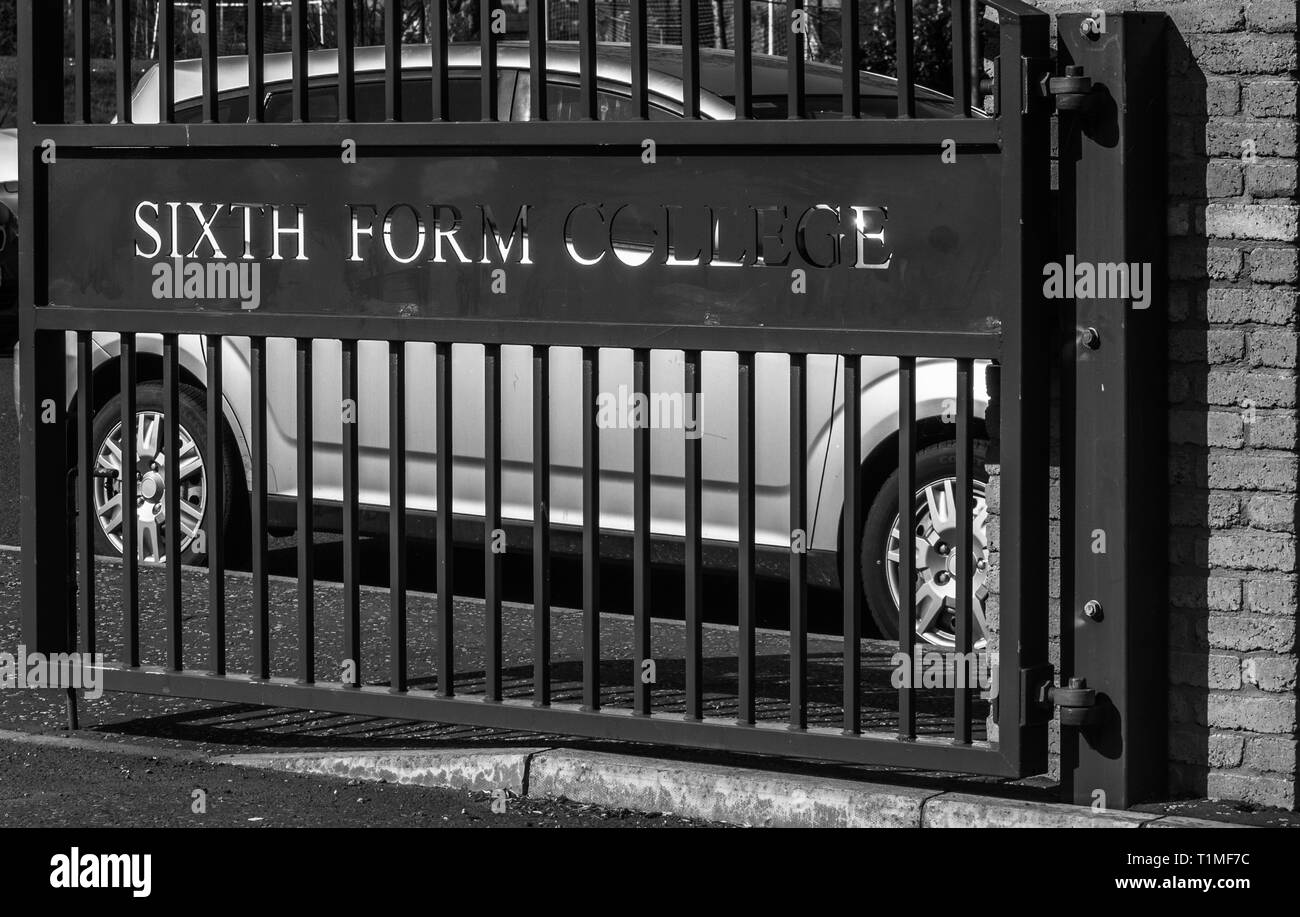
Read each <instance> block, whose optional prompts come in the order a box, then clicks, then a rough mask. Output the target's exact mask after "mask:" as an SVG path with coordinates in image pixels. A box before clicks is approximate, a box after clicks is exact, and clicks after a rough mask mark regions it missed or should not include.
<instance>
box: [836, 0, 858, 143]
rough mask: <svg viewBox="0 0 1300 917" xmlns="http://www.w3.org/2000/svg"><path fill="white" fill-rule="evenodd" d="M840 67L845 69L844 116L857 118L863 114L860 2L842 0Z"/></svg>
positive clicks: (856, 0)
mask: <svg viewBox="0 0 1300 917" xmlns="http://www.w3.org/2000/svg"><path fill="white" fill-rule="evenodd" d="M840 2H841V4H842V6H841V7H840V38H841V50H840V58H841V60H840V65H841V67H842V69H843V74H842V76H843V83H844V102H843V114H844V117H846V118H857V117H860V116H861V114H862V84H861V81H860V80H859V79H858V60H859V58H860V57H861V49H860V48H859V47H858V39H859V25H858V0H840Z"/></svg>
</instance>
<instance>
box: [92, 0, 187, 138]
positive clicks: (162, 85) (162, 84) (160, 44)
mask: <svg viewBox="0 0 1300 917" xmlns="http://www.w3.org/2000/svg"><path fill="white" fill-rule="evenodd" d="M167 7H168V9H169V10H170V7H171V4H170V3H169V4H167ZM72 28H73V50H74V51H75V53H76V59H75V63H74V65H73V66H74V68H75V80H76V86H75V89H74V93H75V94H74V96H73V99H74V104H73V117H74V118H75V119H76V121H77V122H78V123H80V124H89V123H90V0H77V5H76V7H75V8H74V9H73V11H72ZM169 44H170V43H169ZM159 48H160V49H161V48H162V43H161V42H160V43H159ZM161 63H162V58H161V57H159V65H160V66H161ZM164 72H169V71H164ZM166 86H167V83H166V82H163V83H160V84H159V87H160V89H162V88H165V87H166Z"/></svg>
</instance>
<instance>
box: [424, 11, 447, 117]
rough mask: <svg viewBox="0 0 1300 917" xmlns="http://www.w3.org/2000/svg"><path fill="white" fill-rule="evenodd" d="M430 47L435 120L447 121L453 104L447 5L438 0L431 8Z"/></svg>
mask: <svg viewBox="0 0 1300 917" xmlns="http://www.w3.org/2000/svg"><path fill="white" fill-rule="evenodd" d="M428 15H429V45H430V47H431V50H432V52H433V120H434V121H446V120H447V119H448V118H449V116H450V108H451V104H450V102H449V101H448V92H447V4H446V2H445V0H436V2H435V3H434V4H433V5H432V6H431V7H430V8H429V14H428Z"/></svg>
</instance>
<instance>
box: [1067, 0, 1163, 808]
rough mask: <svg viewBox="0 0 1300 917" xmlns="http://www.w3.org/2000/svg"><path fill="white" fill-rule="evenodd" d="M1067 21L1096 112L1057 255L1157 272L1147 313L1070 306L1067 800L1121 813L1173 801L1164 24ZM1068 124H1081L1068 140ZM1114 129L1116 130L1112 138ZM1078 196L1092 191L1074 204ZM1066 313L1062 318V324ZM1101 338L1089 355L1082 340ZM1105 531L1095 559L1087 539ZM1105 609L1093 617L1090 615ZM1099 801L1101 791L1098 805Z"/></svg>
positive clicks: (1079, 148)
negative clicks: (1084, 710)
mask: <svg viewBox="0 0 1300 917" xmlns="http://www.w3.org/2000/svg"><path fill="white" fill-rule="evenodd" d="M1084 18H1085V14H1082V13H1062V14H1061V15H1060V16H1059V17H1058V20H1057V22H1058V29H1059V32H1060V50H1059V59H1058V66H1059V68H1060V72H1062V73H1064V72H1065V68H1066V67H1067V66H1069V65H1078V66H1082V67H1083V70H1084V74H1085V75H1086V76H1088V77H1090V78H1091V79H1092V84H1093V89H1092V95H1093V97H1094V98H1095V100H1096V101H1095V102H1094V104H1093V107H1092V109H1091V110H1090V111H1088V112H1085V113H1083V114H1067V115H1063V116H1062V119H1063V122H1064V121H1065V119H1073V123H1072V124H1071V123H1069V122H1066V123H1063V124H1062V126H1061V131H1060V137H1061V149H1060V163H1061V168H1060V188H1061V194H1060V199H1061V202H1062V207H1061V223H1060V232H1061V243H1060V249H1061V254H1062V255H1064V254H1065V252H1066V250H1067V246H1070V245H1071V243H1074V252H1073V253H1074V254H1075V256H1076V258H1077V259H1078V261H1079V262H1093V263H1118V262H1124V263H1126V264H1132V263H1135V262H1137V263H1143V262H1145V263H1149V264H1151V265H1152V271H1151V277H1152V285H1153V289H1152V291H1151V304H1150V306H1149V307H1148V308H1147V309H1145V310H1138V309H1132V308H1130V307H1129V305H1128V303H1126V302H1124V301H1122V300H1116V299H1072V300H1070V301H1069V304H1072V305H1073V310H1072V311H1073V318H1072V321H1069V327H1068V338H1067V342H1066V348H1067V349H1066V354H1067V355H1066V357H1065V359H1064V360H1063V367H1062V397H1061V418H1062V423H1061V435H1062V446H1061V457H1062V469H1061V510H1062V512H1061V578H1062V581H1061V612H1060V615H1061V679H1060V680H1061V683H1062V684H1065V683H1067V682H1068V680H1069V678H1070V677H1071V676H1076V677H1083V678H1085V679H1086V681H1087V684H1088V686H1089V687H1090V688H1092V689H1093V690H1094V691H1096V695H1097V705H1096V708H1095V711H1094V714H1093V716H1094V721H1093V722H1090V723H1089V724H1087V725H1085V726H1083V727H1081V728H1080V727H1072V726H1062V729H1061V792H1062V796H1063V797H1064V798H1065V799H1066V800H1067V801H1072V802H1074V803H1076V804H1079V805H1093V804H1096V803H1098V802H1100V803H1101V804H1102V805H1103V806H1109V807H1111V808H1121V809H1127V808H1129V807H1131V806H1133V805H1136V804H1137V803H1140V802H1144V801H1147V800H1152V799H1160V798H1164V796H1165V795H1166V792H1167V790H1166V788H1167V779H1168V774H1167V765H1166V760H1167V747H1168V696H1167V691H1168V680H1167V675H1166V673H1167V670H1168V654H1167V652H1166V645H1167V643H1168V635H1169V626H1168V622H1169V603H1168V583H1169V579H1168V572H1167V570H1168V547H1167V546H1168V543H1169V534H1168V532H1169V529H1168V514H1167V512H1166V506H1167V496H1168V495H1167V481H1168V464H1167V461H1166V455H1167V451H1168V449H1167V446H1168V417H1167V407H1166V398H1165V391H1166V388H1167V381H1166V372H1165V367H1166V354H1167V344H1166V325H1167V315H1168V295H1167V290H1168V285H1167V277H1166V270H1165V266H1166V264H1167V260H1166V257H1165V245H1166V243H1165V238H1166V226H1165V207H1164V189H1165V167H1164V163H1165V156H1164V152H1165V143H1164V130H1165V110H1164V99H1165V85H1166V84H1165V66H1164V54H1165V41H1164V38H1165V29H1166V27H1167V24H1168V21H1167V19H1166V17H1165V14H1164V13H1135V12H1122V13H1112V14H1109V15H1108V16H1107V17H1106V25H1105V29H1106V31H1105V32H1104V33H1103V34H1101V35H1100V36H1098V35H1096V34H1095V33H1089V34H1088V35H1084V34H1083V33H1082V32H1081V30H1080V22H1081V21H1082V20H1083V19H1084ZM1070 127H1073V128H1078V129H1074V130H1071V129H1068V128H1070ZM1112 130H1113V133H1111V131H1112ZM1080 191H1082V193H1079V192H1080ZM1067 314H1068V313H1067ZM1088 329H1095V330H1096V331H1097V332H1098V333H1099V334H1098V339H1097V340H1096V341H1095V342H1094V344H1095V346H1093V345H1090V344H1088V343H1085V342H1084V337H1083V336H1084V334H1085V333H1086V331H1087V330H1088ZM1096 529H1101V530H1103V531H1104V532H1105V533H1106V536H1107V537H1106V551H1105V552H1104V553H1094V551H1093V550H1092V538H1091V532H1093V531H1094V530H1096ZM1090 601H1095V602H1098V603H1099V604H1100V611H1099V612H1097V611H1096V610H1095V609H1094V614H1093V615H1089V614H1087V613H1086V611H1085V606H1086V605H1087V603H1089V602H1090ZM1098 794H1101V795H1098Z"/></svg>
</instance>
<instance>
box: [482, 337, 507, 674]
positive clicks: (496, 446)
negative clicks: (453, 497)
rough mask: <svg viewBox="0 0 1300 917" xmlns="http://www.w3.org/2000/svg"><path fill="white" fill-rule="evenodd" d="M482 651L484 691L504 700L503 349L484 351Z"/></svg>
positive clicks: (494, 346) (488, 347)
mask: <svg viewBox="0 0 1300 917" xmlns="http://www.w3.org/2000/svg"><path fill="white" fill-rule="evenodd" d="M483 509H484V519H483V525H484V529H485V531H484V533H483V614H484V624H485V628H484V634H483V650H484V653H485V654H486V657H487V659H486V665H484V667H483V668H484V676H485V678H484V680H485V682H486V684H485V687H484V690H485V691H486V693H487V699H488V700H501V554H500V552H499V550H498V548H504V546H505V542H504V539H505V532H504V531H503V530H502V528H501V345H500V344H488V345H486V346H485V347H484V348H483Z"/></svg>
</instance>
